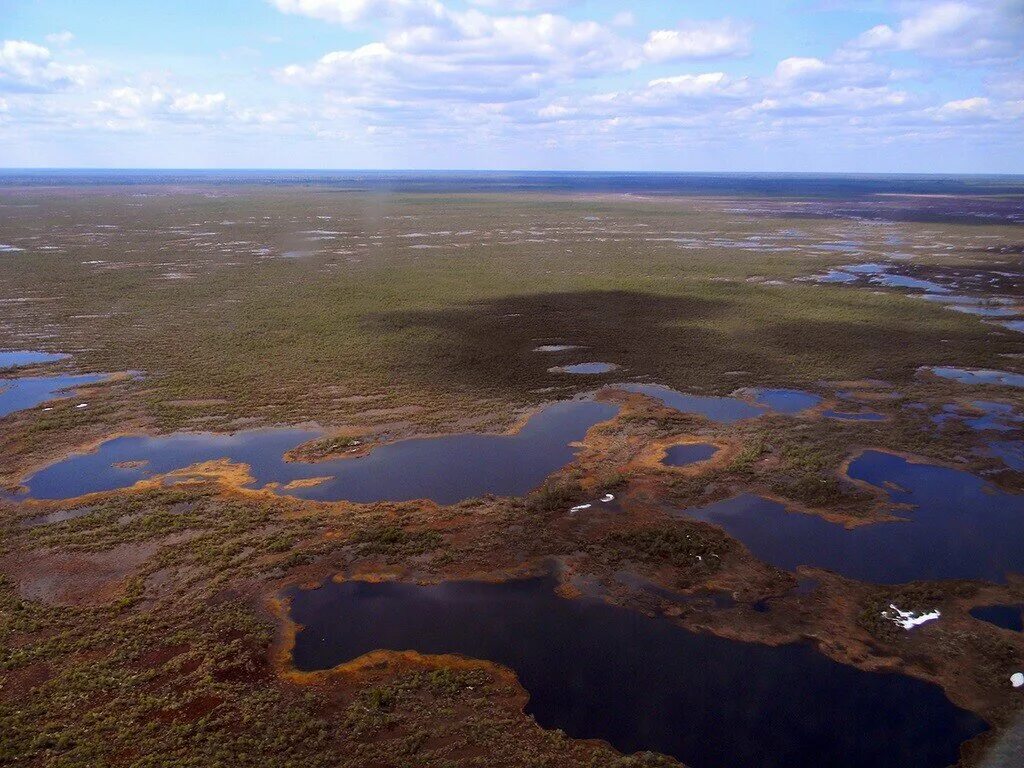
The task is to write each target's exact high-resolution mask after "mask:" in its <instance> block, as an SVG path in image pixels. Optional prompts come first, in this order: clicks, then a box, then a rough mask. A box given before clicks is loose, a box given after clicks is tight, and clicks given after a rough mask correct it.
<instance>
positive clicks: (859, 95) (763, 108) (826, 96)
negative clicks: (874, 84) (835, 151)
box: [748, 85, 914, 116]
mask: <svg viewBox="0 0 1024 768" xmlns="http://www.w3.org/2000/svg"><path fill="white" fill-rule="evenodd" d="M913 101H914V99H913V97H912V96H911V95H910V94H909V93H908V92H907V91H903V90H894V89H891V88H888V87H878V88H862V87H859V86H852V85H851V86H844V87H841V88H834V89H832V90H827V91H813V90H812V91H804V92H802V93H796V94H792V95H788V96H782V97H777V96H773V97H766V98H764V99H762V100H761V101H759V102H757V103H756V104H754V105H752V106H751V107H749V110H748V111H749V112H750V113H764V114H771V115H780V116H801V115H817V116H822V115H854V114H861V113H868V112H884V113H889V114H892V113H896V112H899V111H901V110H903V109H905V108H907V107H910V106H912V105H913Z"/></svg>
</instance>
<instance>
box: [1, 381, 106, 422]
mask: <svg viewBox="0 0 1024 768" xmlns="http://www.w3.org/2000/svg"><path fill="white" fill-rule="evenodd" d="M107 378H109V376H108V375H107V374H104V373H87V374H79V375H67V376H28V377H24V378H20V379H0V417H3V416H8V415H10V414H12V413H14V412H15V411H23V410H25V409H26V408H35V407H36V406H37V405H39V404H40V403H45V402H46V401H47V400H54V399H56V398H59V397H69V396H71V395H72V394H73V390H74V389H75V387H81V386H85V385H87V384H97V383H99V382H101V381H105V380H106V379H107Z"/></svg>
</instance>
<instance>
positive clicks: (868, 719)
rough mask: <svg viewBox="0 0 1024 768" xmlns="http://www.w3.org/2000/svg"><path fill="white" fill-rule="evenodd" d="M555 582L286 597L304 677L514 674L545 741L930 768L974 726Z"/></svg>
mask: <svg viewBox="0 0 1024 768" xmlns="http://www.w3.org/2000/svg"><path fill="white" fill-rule="evenodd" d="M555 586H556V580H555V579H554V578H552V577H542V578H534V579H525V580H519V581H511V582H506V583H502V584H489V583H480V582H449V583H442V584H439V585H436V586H418V585H413V584H399V583H383V584H379V583H378V584H371V583H366V582H344V583H341V584H338V583H334V582H329V583H327V584H326V585H325V586H323V587H320V588H319V589H315V590H300V589H293V590H291V591H290V592H289V596H290V597H291V599H292V604H291V616H292V618H293V619H294V620H295V621H296V622H297V623H298V624H299V625H301V626H302V629H301V630H300V631H299V632H298V635H297V637H296V641H295V648H294V660H295V665H296V666H297V667H298V668H299V669H302V670H314V669H325V668H329V667H332V666H334V665H336V664H339V663H342V662H345V661H348V660H351V659H354V658H357V657H359V656H361V655H363V654H365V653H367V652H369V651H373V650H378V649H387V650H416V651H419V652H421V653H427V654H441V653H457V654H462V655H465V656H470V657H473V658H478V659H486V660H489V661H493V662H497V663H499V664H503V665H505V666H508V667H510V668H511V669H513V670H514V671H515V672H516V675H517V676H518V678H519V680H520V682H521V683H522V685H523V687H524V688H525V689H526V690H527V691H528V692H529V694H530V698H529V702H528V704H527V708H526V710H527V712H528V713H529V714H531V715H533V716H534V717H536V719H537V721H538V722H539V723H540V724H541V725H542V726H543V727H545V728H560V729H562V730H564V731H565V732H566V733H568V734H569V735H570V736H572V737H574V738H600V739H605V740H607V741H609V742H610V743H611V744H612V745H613V746H614V747H616V748H617V749H619V750H621V751H623V752H627V753H630V752H637V751H640V750H653V751H657V752H662V753H665V754H669V755H672V756H674V757H676V758H678V759H679V760H681V761H683V762H684V763H686V764H687V765H690V766H692V767H693V768H718V767H719V766H759V767H771V768H782V767H783V766H785V768H821V766H829V767H830V768H865V766H870V767H871V768H897V766H899V768H932V767H933V766H934V767H935V768H938V767H939V766H945V765H948V764H950V763H952V762H955V760H956V757H957V747H958V745H959V744H960V742H962V741H964V740H965V739H967V738H970V737H972V736H974V735H976V734H978V733H980V732H981V731H982V730H984V728H985V726H984V724H983V723H982V722H981V721H980V720H979V719H978V718H976V717H974V716H973V715H971V714H969V713H966V712H964V711H962V710H959V709H958V708H956V707H955V706H954V705H953V704H952V703H950V702H949V701H948V700H947V699H946V698H945V696H943V694H942V692H941V690H940V689H939V688H937V687H936V686H933V685H931V684H928V683H924V682H921V681H918V680H914V679H912V678H909V677H905V676H902V675H897V674H878V673H870V672H862V671H860V670H857V669H854V668H853V667H848V666H844V665H841V664H838V663H836V662H833V661H831V660H829V659H827V658H826V657H824V656H822V655H821V654H820V653H818V652H817V651H816V650H814V649H813V648H811V647H810V646H808V645H786V646H781V647H775V648H773V647H769V646H766V645H758V644H754V643H742V642H738V641H735V640H726V639H723V638H718V637H715V636H713V635H706V634H697V633H694V632H689V631H687V630H685V629H683V628H681V627H679V626H677V625H676V624H674V623H672V622H671V621H669V620H668V619H665V618H661V617H648V616H644V615H642V614H640V613H638V612H635V611H631V610H628V609H625V608H621V607H615V606H611V605H607V604H605V603H603V602H601V601H600V600H599V599H597V598H593V597H591V598H587V597H584V598H581V599H576V600H567V599H564V598H561V597H558V596H557V595H556V594H555V592H554V588H555Z"/></svg>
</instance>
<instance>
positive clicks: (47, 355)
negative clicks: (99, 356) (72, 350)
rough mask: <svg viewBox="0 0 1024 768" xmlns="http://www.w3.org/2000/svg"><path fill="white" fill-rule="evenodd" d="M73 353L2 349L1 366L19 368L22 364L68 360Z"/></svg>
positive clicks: (0, 355)
mask: <svg viewBox="0 0 1024 768" xmlns="http://www.w3.org/2000/svg"><path fill="white" fill-rule="evenodd" d="M69 357H71V355H62V354H56V353H53V352H36V351H33V350H6V351H4V350H0V368H18V367H19V366H22V365H39V364H40V363H55V362H57V361H58V360H66V359H67V358H69Z"/></svg>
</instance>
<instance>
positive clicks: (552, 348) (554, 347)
mask: <svg viewBox="0 0 1024 768" xmlns="http://www.w3.org/2000/svg"><path fill="white" fill-rule="evenodd" d="M572 349H579V347H578V346H577V345H575V344H541V345H540V346H539V347H534V349H533V351H534V352H568V351H569V350H572Z"/></svg>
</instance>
